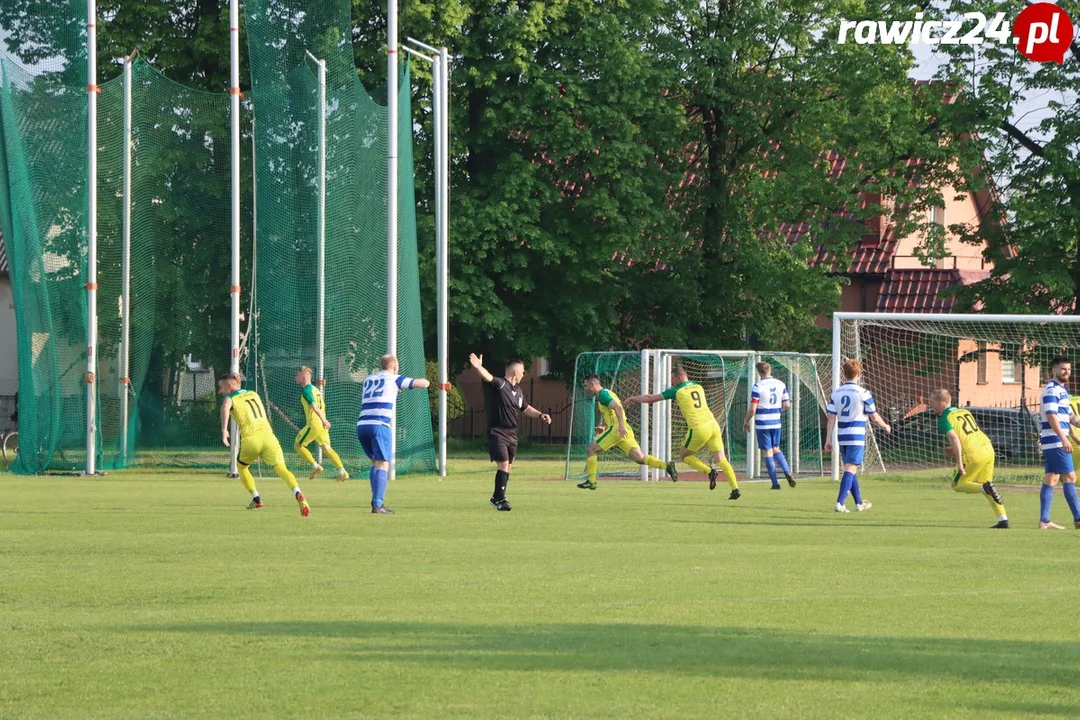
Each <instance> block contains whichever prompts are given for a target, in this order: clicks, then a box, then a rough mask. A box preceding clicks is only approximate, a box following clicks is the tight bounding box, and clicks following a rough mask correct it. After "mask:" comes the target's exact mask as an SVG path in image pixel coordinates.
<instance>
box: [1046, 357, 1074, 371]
mask: <svg viewBox="0 0 1080 720" xmlns="http://www.w3.org/2000/svg"><path fill="white" fill-rule="evenodd" d="M1058 365H1072V360H1070V359H1069V356H1068V355H1056V356H1054V359H1053V360H1051V361H1050V369H1051V370H1053V369H1054V368H1056V367H1057V366H1058Z"/></svg>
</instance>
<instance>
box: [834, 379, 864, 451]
mask: <svg viewBox="0 0 1080 720" xmlns="http://www.w3.org/2000/svg"><path fill="white" fill-rule="evenodd" d="M838 408H839V410H838ZM825 412H827V413H829V414H830V415H836V428H837V431H836V443H837V445H839V446H841V447H843V446H845V445H854V446H863V445H866V418H867V416H869V415H873V414H875V413H876V412H877V408H876V407H874V396H873V395H871V394H870V391H869V390H867V389H866V388H864V387H862V386H861V385H859V383H857V382H854V381H851V382H846V383H844V384H843V385H841V386H840V387H838V388H836V390H834V391H833V394H832V396H831V397H830V398H829V404H828V406H826V408H825Z"/></svg>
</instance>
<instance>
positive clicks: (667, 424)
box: [660, 355, 675, 461]
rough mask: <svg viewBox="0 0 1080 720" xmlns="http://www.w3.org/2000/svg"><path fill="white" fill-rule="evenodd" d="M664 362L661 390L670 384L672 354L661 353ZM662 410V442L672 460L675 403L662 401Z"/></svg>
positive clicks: (662, 365)
mask: <svg viewBox="0 0 1080 720" xmlns="http://www.w3.org/2000/svg"><path fill="white" fill-rule="evenodd" d="M661 357H662V358H663V362H662V363H661V368H660V378H661V385H660V391H663V390H665V389H667V388H668V387H669V386H670V385H671V382H670V379H671V356H670V355H661ZM660 412H661V413H663V418H664V419H663V428H664V431H663V433H662V437H661V442H663V443H664V454H665V456H667V457H668V458H670V459H671V460H672V461H674V460H675V443H674V442H672V437H671V421H672V418H674V417H675V408H674V404H673V403H670V402H662V403H660Z"/></svg>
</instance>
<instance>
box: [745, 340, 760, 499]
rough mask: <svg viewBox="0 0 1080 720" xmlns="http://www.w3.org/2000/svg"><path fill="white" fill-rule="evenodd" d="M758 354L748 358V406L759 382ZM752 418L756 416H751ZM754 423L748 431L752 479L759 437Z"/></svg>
mask: <svg viewBox="0 0 1080 720" xmlns="http://www.w3.org/2000/svg"><path fill="white" fill-rule="evenodd" d="M757 357H758V356H757V355H751V356H750V357H748V358H746V406H747V407H750V401H751V400H752V399H753V395H754V383H755V382H757V368H756V367H754V365H755V363H756V362H757ZM751 419H752V420H754V419H756V418H751ZM754 425H755V423H750V429H749V430H748V431H747V433H746V479H747V480H752V479H754V478H755V477H757V475H756V473H755V472H754V465H755V464H756V463H755V461H756V460H757V441H756V440H757V438H756V437H755V436H754Z"/></svg>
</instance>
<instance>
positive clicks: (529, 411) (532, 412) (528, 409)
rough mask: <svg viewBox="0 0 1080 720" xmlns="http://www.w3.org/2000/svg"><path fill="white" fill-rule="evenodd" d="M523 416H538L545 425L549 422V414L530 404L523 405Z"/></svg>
mask: <svg viewBox="0 0 1080 720" xmlns="http://www.w3.org/2000/svg"><path fill="white" fill-rule="evenodd" d="M525 417H530V418H540V420H541V421H543V423H544V424H545V425H550V424H551V416H550V415H548V414H547V413H546V412H540V411H539V410H537V409H536V408H534V407H533V406H532V405H526V406H525Z"/></svg>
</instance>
